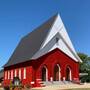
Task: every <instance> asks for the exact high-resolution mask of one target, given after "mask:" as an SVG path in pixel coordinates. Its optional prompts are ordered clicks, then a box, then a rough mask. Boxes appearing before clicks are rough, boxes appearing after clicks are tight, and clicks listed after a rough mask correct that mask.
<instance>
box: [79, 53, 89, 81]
mask: <svg viewBox="0 0 90 90" xmlns="http://www.w3.org/2000/svg"><path fill="white" fill-rule="evenodd" d="M78 56H79V57H80V58H81V60H82V63H80V73H88V75H87V76H82V77H81V81H82V82H90V57H89V56H88V55H86V54H83V53H78Z"/></svg>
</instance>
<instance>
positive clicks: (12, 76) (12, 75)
mask: <svg viewBox="0 0 90 90" xmlns="http://www.w3.org/2000/svg"><path fill="white" fill-rule="evenodd" d="M11 79H13V70H11Z"/></svg>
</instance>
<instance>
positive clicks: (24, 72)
mask: <svg viewBox="0 0 90 90" xmlns="http://www.w3.org/2000/svg"><path fill="white" fill-rule="evenodd" d="M23 79H26V68H24V70H23Z"/></svg>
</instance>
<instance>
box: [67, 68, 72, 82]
mask: <svg viewBox="0 0 90 90" xmlns="http://www.w3.org/2000/svg"><path fill="white" fill-rule="evenodd" d="M67 68H68V69H69V78H70V81H72V71H71V68H70V67H67Z"/></svg>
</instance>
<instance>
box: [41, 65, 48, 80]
mask: <svg viewBox="0 0 90 90" xmlns="http://www.w3.org/2000/svg"><path fill="white" fill-rule="evenodd" d="M43 68H45V70H46V81H48V69H47V67H46V66H44V67H43ZM43 68H42V69H43Z"/></svg>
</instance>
